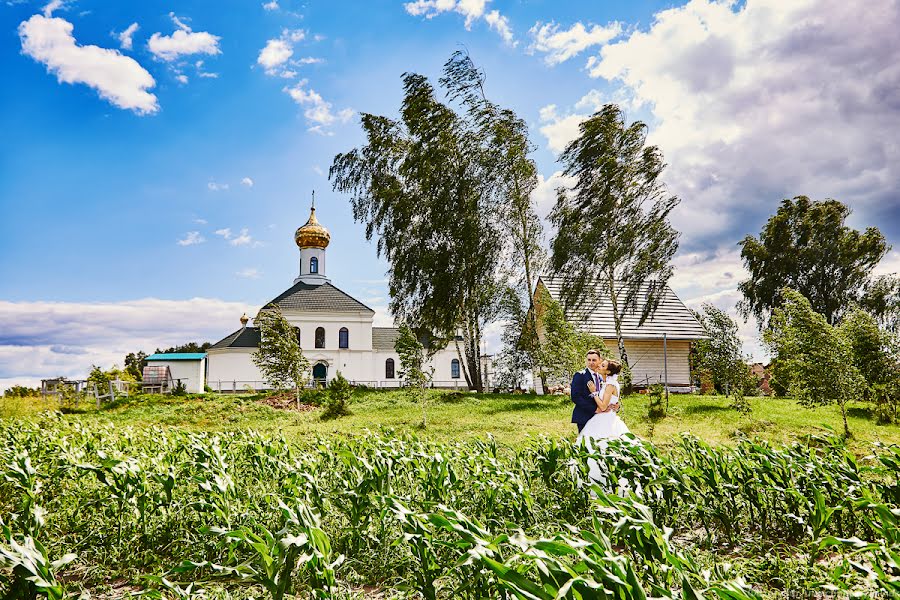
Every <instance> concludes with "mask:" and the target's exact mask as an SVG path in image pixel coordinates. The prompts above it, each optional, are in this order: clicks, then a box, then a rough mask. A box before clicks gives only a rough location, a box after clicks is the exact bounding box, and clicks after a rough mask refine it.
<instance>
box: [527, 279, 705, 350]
mask: <svg viewBox="0 0 900 600" xmlns="http://www.w3.org/2000/svg"><path fill="white" fill-rule="evenodd" d="M541 283H543V284H544V286H546V288H547V291H549V292H550V295H551V296H552V297H553V298H554V299H555V300H557V301H559V299H560V290H561V287H562V279H560V278H553V277H548V276H546V275H542V276H541V277H540V278H539V279H538V285H540V284H541ZM638 305H639V306H640V305H641V300H640V299H638ZM640 316H641V315H640V312H633V313H631V314H628V315H626V316H625V319H624V321H623V323H622V336H623V337H624V338H626V339H662V336H663V333H665V334H666V335H667V337H668V338H669V339H670V340H696V339H702V338H705V337H706V334H705V333H704V331H703V327H702V326H701V325H700V323H699V322H698V321H697V319H696V318H695V317H694V315H693V313H692V312H691V311H690V310H689V309H688V308H687V307H686V306H685V305H684V303H683V302H682V301H681V299H680V298H678V296H676V295H675V292H673V291H672V288H670V287H669V286H666V290H665V294H664V295H663V298H662V300H661V301H660V303H659V308H657V310H656V312H655V313H654V314H653V316H652V317H651V318H649V319H647V320H646V321H645V322H644V324H643V325H641V326H640V327H639V326H638V322H639V320H640ZM566 319H568V320H569V322H571V323H572V324H573V325H575V326H577V327H579V328H580V329H582V330H584V331H587V332H589V333H592V334H594V335H599V336H601V337H603V338H607V339H608V338H614V337H616V329H615V326H614V324H613V316H612V307H611V306H610V304H609V303H604V304H601V305H600V306H597V307H593V308H588V307H583V308H582V309H580V310H579V311H572V310H569V311H566Z"/></svg>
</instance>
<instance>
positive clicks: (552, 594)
mask: <svg viewBox="0 0 900 600" xmlns="http://www.w3.org/2000/svg"><path fill="white" fill-rule="evenodd" d="M592 459H593V460H596V461H597V464H598V465H599V466H600V470H601V472H602V475H601V477H600V478H599V479H598V480H591V479H589V478H588V470H589V461H590V460H592ZM0 474H2V476H0V592H2V597H3V598H11V599H20V598H21V599H24V598H36V597H44V596H46V597H48V598H53V599H57V598H66V597H69V596H71V597H79V596H80V595H81V597H87V596H84V594H86V593H88V592H89V591H91V590H94V593H95V594H96V593H97V590H102V589H105V588H104V586H107V587H108V586H109V585H110V582H120V583H121V582H124V584H123V587H122V588H121V589H124V590H125V591H124V592H122V595H124V594H135V595H142V596H149V597H151V598H214V597H216V598H248V597H255V598H272V599H273V600H281V599H282V598H363V597H378V598H389V597H411V598H425V599H428V600H432V599H437V598H465V599H479V598H501V599H540V600H545V599H546V600H550V599H556V598H573V599H580V598H584V599H595V598H597V599H599V598H615V599H620V600H628V599H644V598H683V599H695V598H698V599H699V598H723V599H725V598H727V599H733V600H740V599H748V598H763V597H775V596H778V595H779V594H787V593H793V594H798V593H799V594H809V595H815V594H818V593H823V594H824V593H838V594H844V593H846V594H848V595H851V594H852V595H857V596H863V597H879V596H880V597H885V598H887V597H898V596H900V527H898V523H897V521H898V519H900V508H898V504H900V449H898V448H897V447H880V446H876V447H873V448H872V452H871V455H869V456H866V457H863V458H857V457H856V456H855V455H853V454H852V453H850V452H849V451H848V450H847V449H846V448H845V447H844V446H843V444H842V442H841V441H840V440H839V439H838V438H832V437H824V438H814V437H811V438H809V439H807V440H805V441H804V442H803V443H797V444H794V445H791V446H784V447H775V446H772V445H769V444H767V443H762V442H756V441H750V440H745V441H741V442H739V443H738V444H737V446H736V447H711V446H709V445H707V444H705V443H704V442H702V441H700V440H698V439H696V438H692V437H688V436H685V437H683V438H682V440H681V442H680V444H679V445H677V446H676V447H671V448H666V449H665V451H661V450H658V449H656V448H654V447H653V446H652V445H650V444H647V443H636V442H634V441H633V440H617V441H613V442H610V443H609V445H608V446H604V447H598V448H591V447H581V446H576V445H574V444H573V443H572V442H571V441H568V440H553V439H547V438H540V439H535V440H533V441H532V442H531V443H530V444H529V445H527V446H526V447H524V448H523V449H521V450H512V449H509V448H505V447H498V446H497V445H496V444H495V443H494V442H493V440H491V439H490V438H488V439H486V440H480V441H472V442H465V443H463V442H459V443H434V442H429V441H426V440H423V439H417V438H415V437H408V436H396V435H393V434H392V433H391V432H390V431H381V432H372V433H370V434H368V435H365V436H360V437H358V438H343V437H341V438H337V437H330V438H328V437H323V438H321V439H317V440H309V441H308V442H307V443H305V444H301V445H296V444H289V443H288V442H286V441H285V440H284V439H280V438H278V437H269V436H265V437H264V436H262V435H260V434H258V433H255V432H253V431H244V432H237V433H216V434H198V433H189V432H184V431H180V430H168V429H163V428H159V427H150V428H132V427H124V428H123V427H113V426H112V425H90V426H87V425H84V424H83V423H80V422H79V421H78V420H76V419H70V418H67V417H64V416H62V415H59V414H56V413H53V414H51V413H46V414H44V415H42V416H41V417H40V418H37V419H33V420H30V421H26V420H20V421H5V422H0ZM86 590H87V592H86Z"/></svg>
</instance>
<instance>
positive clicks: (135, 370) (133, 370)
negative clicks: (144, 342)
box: [124, 351, 147, 381]
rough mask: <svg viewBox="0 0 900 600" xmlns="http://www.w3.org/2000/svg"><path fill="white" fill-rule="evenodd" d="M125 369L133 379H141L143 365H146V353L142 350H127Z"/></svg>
mask: <svg viewBox="0 0 900 600" xmlns="http://www.w3.org/2000/svg"><path fill="white" fill-rule="evenodd" d="M124 364H125V371H126V372H127V373H128V374H129V375H130V376H131V378H132V380H134V381H141V379H142V378H143V377H144V367H146V366H147V353H146V352H143V351H138V352H136V353H135V352H129V353H128V354H126V355H125V362H124Z"/></svg>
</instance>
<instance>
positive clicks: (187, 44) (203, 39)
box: [147, 13, 221, 62]
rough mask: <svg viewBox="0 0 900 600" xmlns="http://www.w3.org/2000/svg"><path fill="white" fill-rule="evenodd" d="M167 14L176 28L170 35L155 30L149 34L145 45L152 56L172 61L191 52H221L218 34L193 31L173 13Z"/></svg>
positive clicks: (211, 53)
mask: <svg viewBox="0 0 900 600" xmlns="http://www.w3.org/2000/svg"><path fill="white" fill-rule="evenodd" d="M169 16H170V17H171V18H172V22H173V23H175V26H176V27H177V28H178V29H176V30H175V32H173V33H172V35H163V34H162V33H160V32H157V33H154V34H153V35H151V36H150V40H149V41H148V42H147V47H148V48H149V49H150V52H151V53H152V54H153V55H154V56H156V57H157V58H159V59H161V60H164V61H166V62H172V61H175V60H177V59H179V58H180V57H182V56H188V55H191V54H210V55H215V54H221V50H219V40H220V39H221V38H220V37H219V36H217V35H213V34H211V33H209V32H207V31H193V30H192V29H191V28H190V27H188V25H187V24H185V23H184V21H182V20H181V19H179V18H178V17H177V16H175V13H169Z"/></svg>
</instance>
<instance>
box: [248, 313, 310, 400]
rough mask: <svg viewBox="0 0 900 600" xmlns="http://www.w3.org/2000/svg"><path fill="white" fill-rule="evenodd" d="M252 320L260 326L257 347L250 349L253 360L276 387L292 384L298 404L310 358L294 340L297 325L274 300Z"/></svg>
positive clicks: (307, 372)
mask: <svg viewBox="0 0 900 600" xmlns="http://www.w3.org/2000/svg"><path fill="white" fill-rule="evenodd" d="M254 324H255V325H256V327H257V328H258V329H259V349H258V350H257V351H256V352H254V353H253V364H254V365H256V367H257V368H258V369H259V371H260V373H262V376H263V378H264V379H265V380H266V381H267V382H268V383H270V384H271V385H272V386H274V387H275V388H277V389H287V388H289V387H291V386H293V388H294V392H295V394H296V398H297V408H299V407H300V390H302V389H303V387H304V386H305V385H306V383H307V382H308V381H309V378H310V374H311V373H310V368H309V361H308V360H306V357H305V356H303V350H302V349H301V348H300V343H299V342H298V341H297V331H296V329H294V327H292V326H291V324H290V323H289V322H288V320H287V319H286V318H285V317H284V315H283V314H282V313H281V309H280V308H278V306H276V305H274V304H270V305H268V306H266V307H265V308H263V309H262V310H260V311H259V314H258V315H257V316H256V319H255V320H254Z"/></svg>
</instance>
